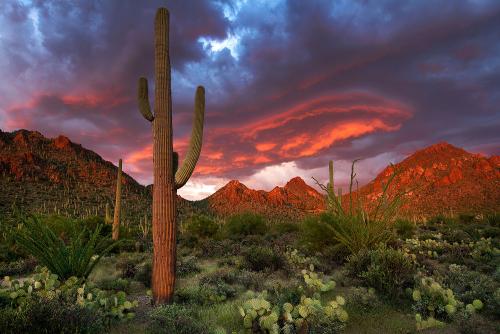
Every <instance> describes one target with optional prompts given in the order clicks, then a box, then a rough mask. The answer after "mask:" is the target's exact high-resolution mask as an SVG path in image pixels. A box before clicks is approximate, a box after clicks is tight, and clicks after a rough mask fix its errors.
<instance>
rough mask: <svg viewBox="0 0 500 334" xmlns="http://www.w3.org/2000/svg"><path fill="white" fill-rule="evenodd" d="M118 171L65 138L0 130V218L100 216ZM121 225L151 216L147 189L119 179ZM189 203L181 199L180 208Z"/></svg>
mask: <svg viewBox="0 0 500 334" xmlns="http://www.w3.org/2000/svg"><path fill="white" fill-rule="evenodd" d="M117 170H118V168H117V167H116V166H115V165H114V164H112V163H111V162H109V161H105V160H104V159H102V158H101V157H100V156H99V155H98V154H96V153H94V152H93V151H90V150H87V149H85V148H83V147H82V146H81V145H79V144H75V143H72V142H71V141H70V140H69V139H68V138H66V137H64V136H59V137H57V138H53V139H49V138H45V137H44V136H43V135H42V134H40V133H39V132H36V131H27V130H19V131H14V132H11V133H9V132H2V131H1V130H0V189H1V190H2V191H1V192H0V215H1V214H6V213H9V212H10V211H11V209H12V207H13V205H15V206H16V207H18V208H20V209H22V210H23V211H29V212H36V213H48V214H50V213H60V214H64V215H69V216H74V217H84V216H89V215H96V214H98V215H104V212H105V207H106V203H108V205H109V207H110V209H111V211H112V208H113V204H114V194H115V187H116V175H117ZM122 194H123V197H122V211H123V214H122V216H123V219H124V222H125V223H127V222H136V221H138V220H139V217H141V218H142V217H144V214H147V215H148V216H150V212H151V187H144V186H142V185H140V184H139V183H137V182H136V181H135V180H134V179H133V178H132V177H130V176H129V175H127V174H126V173H124V174H123V177H122ZM186 204H187V201H185V200H182V199H180V206H181V208H184V207H185V206H186Z"/></svg>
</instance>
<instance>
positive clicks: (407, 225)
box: [394, 219, 416, 240]
mask: <svg viewBox="0 0 500 334" xmlns="http://www.w3.org/2000/svg"><path fill="white" fill-rule="evenodd" d="M394 229H395V230H396V233H397V234H398V236H399V237H400V238H402V239H403V240H404V239H409V238H411V237H412V236H413V235H414V234H415V229H416V227H415V224H414V223H412V222H411V221H409V220H406V219H398V220H396V222H395V223H394Z"/></svg>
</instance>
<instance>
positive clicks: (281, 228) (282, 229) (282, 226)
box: [271, 222, 299, 236]
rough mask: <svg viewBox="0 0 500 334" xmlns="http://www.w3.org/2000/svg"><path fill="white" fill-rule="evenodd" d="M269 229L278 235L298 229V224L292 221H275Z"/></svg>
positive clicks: (294, 231)
mask: <svg viewBox="0 0 500 334" xmlns="http://www.w3.org/2000/svg"><path fill="white" fill-rule="evenodd" d="M271 231H272V232H273V233H275V234H277V235H278V236H281V235H283V234H286V233H296V232H298V231H299V224H297V223H294V222H276V223H274V224H272V225H271Z"/></svg>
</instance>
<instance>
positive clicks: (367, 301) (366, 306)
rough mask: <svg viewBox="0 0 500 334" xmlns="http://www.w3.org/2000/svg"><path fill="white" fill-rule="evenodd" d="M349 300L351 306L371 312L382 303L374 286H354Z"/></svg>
mask: <svg viewBox="0 0 500 334" xmlns="http://www.w3.org/2000/svg"><path fill="white" fill-rule="evenodd" d="M348 300H349V305H351V308H355V309H358V310H360V311H361V312H370V311H373V310H376V309H378V308H379V307H380V306H381V305H382V302H381V301H380V300H379V298H378V296H377V294H376V292H375V289H374V288H366V287H354V288H352V289H351V290H350V294H349V296H348Z"/></svg>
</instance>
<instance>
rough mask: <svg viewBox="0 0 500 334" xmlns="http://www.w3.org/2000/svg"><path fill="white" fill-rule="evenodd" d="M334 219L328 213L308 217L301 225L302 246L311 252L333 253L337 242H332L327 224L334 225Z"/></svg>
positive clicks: (300, 239)
mask: <svg viewBox="0 0 500 334" xmlns="http://www.w3.org/2000/svg"><path fill="white" fill-rule="evenodd" d="M332 221H333V216H332V215H328V214H321V215H316V216H309V217H306V218H305V219H304V221H303V222H302V224H301V225H300V237H299V241H300V244H301V246H302V247H303V248H305V249H306V250H308V251H309V252H311V253H322V254H329V253H332V250H334V249H335V248H334V247H335V246H336V243H334V242H332V237H331V235H330V230H329V228H328V225H327V224H330V225H332V224H333V222H332Z"/></svg>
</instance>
